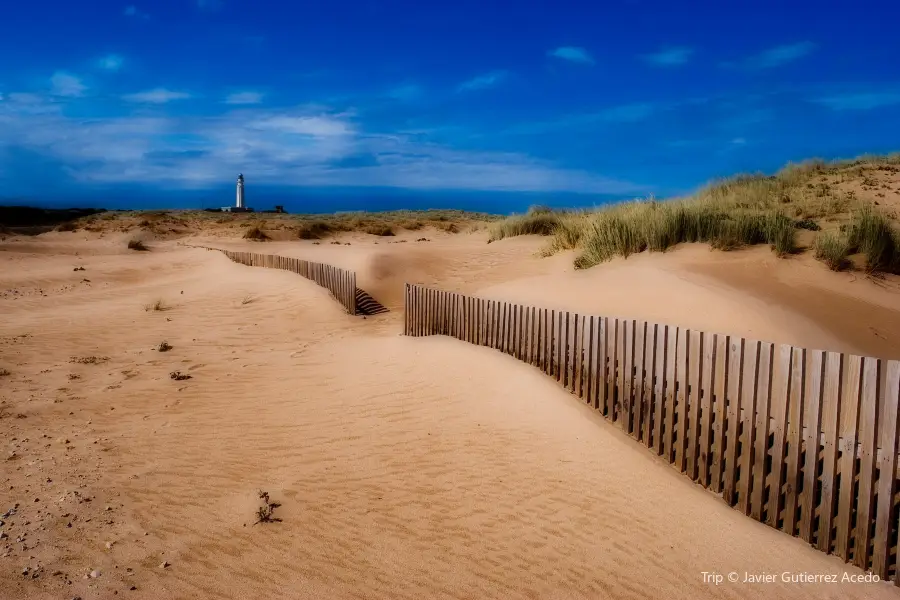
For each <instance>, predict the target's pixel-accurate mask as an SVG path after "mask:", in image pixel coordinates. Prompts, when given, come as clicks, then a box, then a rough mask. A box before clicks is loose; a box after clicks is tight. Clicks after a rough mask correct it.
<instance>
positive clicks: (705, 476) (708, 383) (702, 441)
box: [697, 333, 716, 488]
mask: <svg viewBox="0 0 900 600" xmlns="http://www.w3.org/2000/svg"><path fill="white" fill-rule="evenodd" d="M700 346H701V347H702V350H703V352H702V358H701V365H700V392H699V394H698V395H697V397H698V398H699V399H700V436H699V439H698V440H697V448H698V452H699V455H700V464H699V469H698V470H697V481H698V482H700V485H702V486H703V487H705V488H708V487H709V473H710V457H711V454H712V446H711V440H710V435H711V433H712V425H713V384H714V381H715V380H714V379H713V369H714V365H715V359H716V336H715V334H710V333H704V334H703V335H702V336H701V340H700Z"/></svg>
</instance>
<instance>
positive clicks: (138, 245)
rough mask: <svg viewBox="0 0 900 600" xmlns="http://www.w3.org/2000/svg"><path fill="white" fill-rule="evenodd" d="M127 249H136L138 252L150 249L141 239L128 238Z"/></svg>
mask: <svg viewBox="0 0 900 600" xmlns="http://www.w3.org/2000/svg"><path fill="white" fill-rule="evenodd" d="M128 249H129V250H137V251H139V252H146V251H148V250H150V248H148V247H147V246H146V245H145V244H144V242H142V241H141V240H129V242H128Z"/></svg>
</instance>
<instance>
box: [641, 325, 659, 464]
mask: <svg viewBox="0 0 900 600" xmlns="http://www.w3.org/2000/svg"><path fill="white" fill-rule="evenodd" d="M658 327H659V326H658V325H656V324H655V323H647V328H646V337H645V338H644V373H645V375H644V380H643V381H642V386H641V387H642V397H643V402H644V416H643V419H642V424H643V431H642V433H641V435H642V438H643V440H644V445H645V446H647V447H648V448H652V447H653V415H654V412H653V409H654V407H655V406H656V401H655V397H654V393H653V384H654V380H655V377H656V330H657V328H658Z"/></svg>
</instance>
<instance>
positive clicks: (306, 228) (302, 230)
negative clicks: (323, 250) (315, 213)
mask: <svg viewBox="0 0 900 600" xmlns="http://www.w3.org/2000/svg"><path fill="white" fill-rule="evenodd" d="M335 230H336V229H335V227H334V226H333V225H331V224H330V223H329V222H327V221H324V220H321V219H316V220H311V221H303V222H301V223H300V225H299V226H298V227H297V237H298V238H300V239H301V240H320V239H322V238H324V237H326V236H328V235H331V234H332V233H334V232H335Z"/></svg>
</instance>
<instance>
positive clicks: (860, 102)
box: [813, 91, 900, 110]
mask: <svg viewBox="0 0 900 600" xmlns="http://www.w3.org/2000/svg"><path fill="white" fill-rule="evenodd" d="M813 102H817V103H819V104H822V105H823V106H827V107H828V108H830V109H831V110H874V109H876V108H883V107H885V106H895V105H897V104H900V91H881V92H863V93H851V94H836V95H833V96H824V97H822V98H814V99H813Z"/></svg>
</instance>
